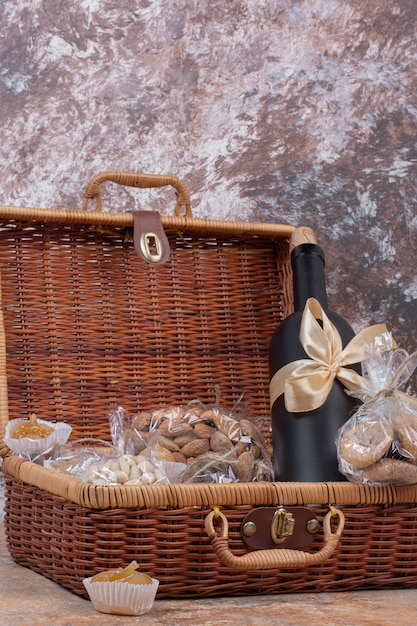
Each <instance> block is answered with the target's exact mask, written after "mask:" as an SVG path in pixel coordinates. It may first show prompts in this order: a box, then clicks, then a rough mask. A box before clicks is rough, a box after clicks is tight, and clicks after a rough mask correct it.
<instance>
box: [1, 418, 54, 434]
mask: <svg viewBox="0 0 417 626" xmlns="http://www.w3.org/2000/svg"><path fill="white" fill-rule="evenodd" d="M53 432H54V429H53V428H52V426H47V425H46V424H41V423H40V422H38V419H37V417H36V415H35V413H32V414H31V415H30V417H29V419H28V420H22V421H21V422H19V423H18V424H17V425H16V426H15V428H14V429H13V431H12V433H11V437H12V438H13V439H23V438H24V437H28V438H29V439H45V438H46V437H49V435H51V434H52V433H53Z"/></svg>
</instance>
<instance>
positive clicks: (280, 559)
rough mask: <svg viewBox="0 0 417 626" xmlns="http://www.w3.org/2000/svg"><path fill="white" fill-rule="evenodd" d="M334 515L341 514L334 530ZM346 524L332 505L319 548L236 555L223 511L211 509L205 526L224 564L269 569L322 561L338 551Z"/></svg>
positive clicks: (299, 566) (324, 521) (300, 565)
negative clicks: (332, 521)
mask: <svg viewBox="0 0 417 626" xmlns="http://www.w3.org/2000/svg"><path fill="white" fill-rule="evenodd" d="M332 515H337V516H338V518H339V522H338V526H337V529H336V531H335V532H334V533H333V532H332V528H331V524H330V519H331V517H332ZM216 516H217V519H218V520H219V521H220V527H221V535H220V536H218V535H217V533H216V531H215V529H214V525H213V519H214V518H215V517H216ZM344 524H345V516H344V514H343V512H342V511H340V510H339V509H332V510H331V511H329V512H328V513H327V515H326V516H325V518H324V520H323V529H324V545H323V547H322V548H321V550H319V551H318V552H314V553H309V552H304V551H302V550H289V549H286V548H283V549H277V550H257V551H255V552H249V553H248V554H243V555H242V556H236V555H234V554H233V553H232V552H231V551H230V549H229V538H228V522H227V518H226V517H225V515H224V514H223V513H221V512H216V513H215V512H214V511H211V512H210V513H209V514H208V515H207V517H206V520H205V529H206V532H207V535H208V536H209V539H210V541H211V545H212V546H213V548H214V552H215V553H216V555H217V558H218V559H219V561H220V562H221V563H223V565H226V566H227V567H228V568H229V569H232V570H266V569H278V568H282V569H287V568H290V569H295V568H297V569H302V568H304V567H308V566H309V565H316V564H318V563H323V562H324V561H326V560H327V559H329V558H330V557H331V556H332V554H333V552H334V551H335V549H336V547H337V544H338V542H339V538H340V535H341V533H342V530H343V527H344Z"/></svg>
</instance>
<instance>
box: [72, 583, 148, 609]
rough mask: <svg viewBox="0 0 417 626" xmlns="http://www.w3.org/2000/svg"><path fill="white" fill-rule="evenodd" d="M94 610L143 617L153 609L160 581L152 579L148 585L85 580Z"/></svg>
mask: <svg viewBox="0 0 417 626" xmlns="http://www.w3.org/2000/svg"><path fill="white" fill-rule="evenodd" d="M83 584H84V587H85V588H86V590H87V593H88V595H89V596H90V600H91V602H92V603H93V606H94V608H95V609H96V610H97V611H99V612H100V613H110V614H112V615H143V614H144V613H148V611H150V610H151V608H152V607H153V603H154V601H155V596H156V592H157V590H158V586H159V580H157V579H156V578H152V583H150V584H148V585H136V584H133V583H127V582H117V581H114V582H91V578H85V579H84V580H83Z"/></svg>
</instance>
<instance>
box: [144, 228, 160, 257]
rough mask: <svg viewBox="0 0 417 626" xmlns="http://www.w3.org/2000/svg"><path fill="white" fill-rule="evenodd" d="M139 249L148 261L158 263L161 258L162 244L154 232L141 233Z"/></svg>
mask: <svg viewBox="0 0 417 626" xmlns="http://www.w3.org/2000/svg"><path fill="white" fill-rule="evenodd" d="M140 249H141V252H142V254H143V256H144V257H145V259H146V260H147V261H149V262H150V263H158V262H159V261H160V260H161V259H162V244H161V240H160V239H159V237H158V235H157V234H156V233H141V235H140Z"/></svg>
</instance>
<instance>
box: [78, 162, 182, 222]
mask: <svg viewBox="0 0 417 626" xmlns="http://www.w3.org/2000/svg"><path fill="white" fill-rule="evenodd" d="M107 180H108V181H111V182H113V183H117V184H118V185H125V186H127V187H140V188H141V189H150V188H154V187H166V186H167V185H171V187H174V188H175V190H176V195H177V203H176V205H175V208H174V215H178V216H180V215H181V210H182V208H183V207H184V209H185V216H186V217H192V212H191V204H190V194H189V193H188V189H187V187H186V185H185V184H184V183H183V182H182V180H180V179H179V178H176V177H175V176H165V175H163V174H138V173H134V172H102V173H101V174H97V175H96V176H94V177H93V178H92V179H91V181H90V182H89V183H88V185H87V189H86V190H85V193H84V198H83V210H84V211H86V210H87V208H88V202H89V200H92V199H94V198H95V199H96V202H97V211H101V210H102V201H101V194H100V185H101V183H103V182H105V181H107Z"/></svg>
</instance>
